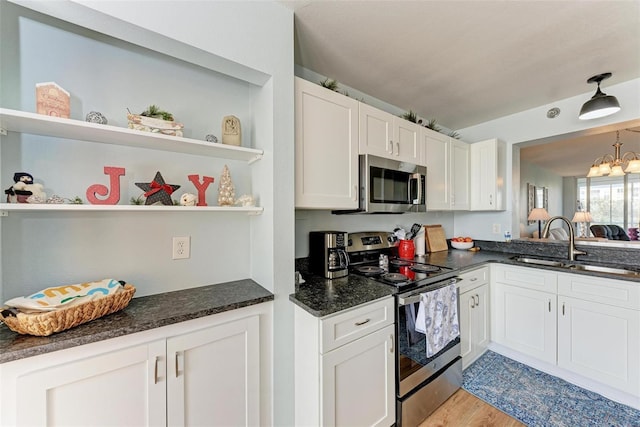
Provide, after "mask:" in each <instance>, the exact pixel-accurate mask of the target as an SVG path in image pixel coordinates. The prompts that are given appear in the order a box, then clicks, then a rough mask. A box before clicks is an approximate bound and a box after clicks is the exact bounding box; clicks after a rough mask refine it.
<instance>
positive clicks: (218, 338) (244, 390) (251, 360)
mask: <svg viewBox="0 0 640 427" xmlns="http://www.w3.org/2000/svg"><path fill="white" fill-rule="evenodd" d="M259 327H260V326H259V317H258V316H251V317H247V318H245V319H240V320H236V321H232V322H229V323H225V324H222V325H218V326H213V327H210V328H206V329H202V330H199V331H195V332H192V333H188V334H184V335H180V336H176V337H171V338H169V339H167V361H168V362H167V363H168V367H167V405H168V411H167V418H168V424H169V425H171V426H174V425H175V426H204V425H206V426H248V425H258V424H260V406H259V405H260V402H259V398H260V390H259V388H260V342H259V334H260V330H259Z"/></svg>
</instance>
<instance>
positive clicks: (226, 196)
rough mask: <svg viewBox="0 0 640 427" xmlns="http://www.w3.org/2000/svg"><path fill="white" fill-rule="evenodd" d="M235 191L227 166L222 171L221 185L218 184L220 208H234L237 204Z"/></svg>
mask: <svg viewBox="0 0 640 427" xmlns="http://www.w3.org/2000/svg"><path fill="white" fill-rule="evenodd" d="M235 198H236V194H235V190H234V188H233V181H232V180H231V172H229V168H228V167H227V165H224V169H222V175H221V176H220V183H219V184H218V205H220V206H233V205H234V204H235Z"/></svg>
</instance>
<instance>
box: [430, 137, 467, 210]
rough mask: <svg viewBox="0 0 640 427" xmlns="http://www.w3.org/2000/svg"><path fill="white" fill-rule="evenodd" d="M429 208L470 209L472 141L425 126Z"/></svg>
mask: <svg viewBox="0 0 640 427" xmlns="http://www.w3.org/2000/svg"><path fill="white" fill-rule="evenodd" d="M421 139H422V144H423V145H424V150H425V155H424V161H423V163H424V164H425V165H426V166H427V210H432V211H434V210H436V211H437V210H469V144H467V143H465V142H462V141H458V140H457V139H454V138H450V137H448V136H447V135H443V134H441V133H439V132H436V131H433V130H430V129H421Z"/></svg>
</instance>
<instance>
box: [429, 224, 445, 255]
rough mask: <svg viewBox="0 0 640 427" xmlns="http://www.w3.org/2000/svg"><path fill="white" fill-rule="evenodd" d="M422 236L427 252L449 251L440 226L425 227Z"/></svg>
mask: <svg viewBox="0 0 640 427" xmlns="http://www.w3.org/2000/svg"><path fill="white" fill-rule="evenodd" d="M424 235H425V240H426V242H427V251H429V252H440V251H448V250H449V246H448V245H447V238H446V237H445V235H444V229H443V228H442V225H440V224H438V225H425V226H424Z"/></svg>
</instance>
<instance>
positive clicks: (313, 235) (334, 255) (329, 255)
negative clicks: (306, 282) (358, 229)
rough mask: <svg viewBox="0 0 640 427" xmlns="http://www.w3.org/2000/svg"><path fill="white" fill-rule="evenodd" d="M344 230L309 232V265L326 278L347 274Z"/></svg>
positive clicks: (312, 269)
mask: <svg viewBox="0 0 640 427" xmlns="http://www.w3.org/2000/svg"><path fill="white" fill-rule="evenodd" d="M346 248H347V232H346V231H311V232H309V267H310V268H311V271H312V272H313V273H316V274H319V275H322V276H324V277H326V278H327V279H337V278H339V277H344V276H346V275H347V274H349V257H348V255H347V250H346Z"/></svg>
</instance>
